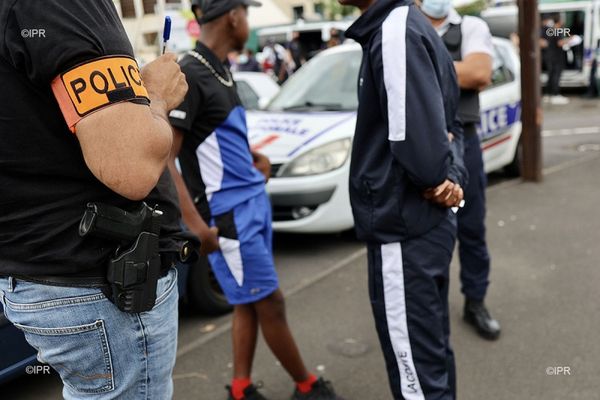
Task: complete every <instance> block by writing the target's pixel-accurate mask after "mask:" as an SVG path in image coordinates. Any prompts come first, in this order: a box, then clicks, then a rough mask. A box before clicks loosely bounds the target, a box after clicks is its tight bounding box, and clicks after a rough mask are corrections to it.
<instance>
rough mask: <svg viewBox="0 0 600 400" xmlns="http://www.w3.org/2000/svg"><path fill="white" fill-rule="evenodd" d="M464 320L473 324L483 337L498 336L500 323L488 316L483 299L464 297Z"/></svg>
mask: <svg viewBox="0 0 600 400" xmlns="http://www.w3.org/2000/svg"><path fill="white" fill-rule="evenodd" d="M464 320H465V321H466V322H468V323H469V324H471V325H473V326H474V327H475V329H476V330H477V333H478V334H479V336H481V337H482V338H484V339H487V340H496V339H498V337H500V324H499V323H498V321H496V320H495V319H493V318H492V317H491V316H490V313H489V311H488V310H487V308H486V307H485V304H484V303H483V301H476V300H470V299H466V301H465V314H464Z"/></svg>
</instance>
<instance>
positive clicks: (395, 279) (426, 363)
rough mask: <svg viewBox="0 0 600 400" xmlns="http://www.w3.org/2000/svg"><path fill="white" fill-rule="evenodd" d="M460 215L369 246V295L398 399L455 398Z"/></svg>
mask: <svg viewBox="0 0 600 400" xmlns="http://www.w3.org/2000/svg"><path fill="white" fill-rule="evenodd" d="M455 238H456V216H455V215H454V214H453V213H452V212H451V211H450V210H448V218H446V219H444V220H443V221H442V222H441V223H440V224H439V225H438V226H437V227H435V228H434V229H432V230H431V231H429V232H427V233H426V234H424V235H422V236H419V237H417V238H413V239H410V240H406V241H403V242H398V243H387V244H375V243H370V244H368V261H369V296H370V300H371V307H372V309H373V316H374V317H375V325H376V328H377V333H378V335H379V341H380V344H381V347H382V350H383V354H384V357H385V362H386V366H387V372H388V378H389V383H390V386H391V389H392V393H393V396H394V399H395V400H401V399H405V400H452V399H455V398H456V394H455V391H456V389H455V386H456V385H455V369H454V353H453V351H452V348H451V347H450V342H449V336H450V324H449V318H448V284H449V269H450V261H451V259H452V252H453V250H454V244H455Z"/></svg>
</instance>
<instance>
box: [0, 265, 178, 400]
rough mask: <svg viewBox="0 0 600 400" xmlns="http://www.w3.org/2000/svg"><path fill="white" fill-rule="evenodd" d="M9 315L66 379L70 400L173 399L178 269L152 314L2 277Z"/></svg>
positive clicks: (93, 292) (98, 295)
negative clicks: (128, 310)
mask: <svg viewBox="0 0 600 400" xmlns="http://www.w3.org/2000/svg"><path fill="white" fill-rule="evenodd" d="M0 300H1V301H2V304H3V305H4V312H5V315H6V317H7V318H8V319H9V320H10V321H11V322H12V323H13V324H14V325H15V326H16V327H17V328H19V329H21V330H22V331H23V332H24V333H25V338H26V339H27V341H28V342H29V344H30V345H31V346H33V347H34V348H35V349H36V350H37V351H38V359H39V360H40V361H41V362H43V363H47V364H49V365H50V366H51V367H52V368H54V369H55V370H56V371H57V372H58V373H59V374H60V377H61V379H62V381H63V384H64V386H63V397H64V398H65V399H67V400H70V399H94V400H105V399H124V400H125V399H135V400H138V399H156V400H165V399H170V398H171V397H172V395H173V381H172V378H171V374H172V372H173V367H174V365H175V355H176V350H177V322H178V321H177V304H178V294H177V270H175V269H174V268H173V269H172V270H171V271H170V272H169V274H168V275H167V276H165V277H163V278H161V279H160V280H159V281H158V288H157V299H156V305H155V306H154V308H153V309H152V310H151V311H149V312H144V313H140V314H128V313H124V312H121V311H119V309H117V307H116V306H115V305H114V304H113V303H111V302H110V301H109V300H108V299H107V298H106V297H105V296H104V294H103V293H102V292H101V291H100V290H99V289H94V288H74V287H58V286H47V285H40V284H37V283H31V282H26V281H22V280H18V279H13V278H0Z"/></svg>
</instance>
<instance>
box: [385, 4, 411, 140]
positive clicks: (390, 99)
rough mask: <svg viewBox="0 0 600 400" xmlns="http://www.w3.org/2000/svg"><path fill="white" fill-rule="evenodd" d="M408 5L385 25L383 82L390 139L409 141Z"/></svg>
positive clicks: (393, 14)
mask: <svg viewBox="0 0 600 400" xmlns="http://www.w3.org/2000/svg"><path fill="white" fill-rule="evenodd" d="M408 10H409V8H408V6H402V7H398V8H396V9H395V10H393V11H392V12H391V13H390V15H389V16H388V17H387V19H386V20H385V21H384V23H383V26H382V44H381V46H382V58H383V81H384V83H385V89H386V92H387V103H388V104H387V105H388V129H389V135H388V139H389V140H391V141H397V142H401V141H404V140H405V139H406V21H407V19H408Z"/></svg>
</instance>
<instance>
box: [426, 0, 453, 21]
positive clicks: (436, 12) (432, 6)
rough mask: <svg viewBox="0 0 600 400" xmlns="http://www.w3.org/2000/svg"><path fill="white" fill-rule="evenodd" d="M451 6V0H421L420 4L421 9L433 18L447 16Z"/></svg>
mask: <svg viewBox="0 0 600 400" xmlns="http://www.w3.org/2000/svg"><path fill="white" fill-rule="evenodd" d="M451 7H452V0H423V1H422V4H421V10H423V12H424V13H425V14H426V15H428V16H430V17H431V18H435V19H442V18H445V17H446V16H448V14H449V13H450V8H451Z"/></svg>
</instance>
